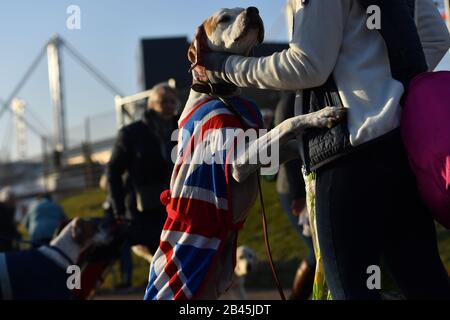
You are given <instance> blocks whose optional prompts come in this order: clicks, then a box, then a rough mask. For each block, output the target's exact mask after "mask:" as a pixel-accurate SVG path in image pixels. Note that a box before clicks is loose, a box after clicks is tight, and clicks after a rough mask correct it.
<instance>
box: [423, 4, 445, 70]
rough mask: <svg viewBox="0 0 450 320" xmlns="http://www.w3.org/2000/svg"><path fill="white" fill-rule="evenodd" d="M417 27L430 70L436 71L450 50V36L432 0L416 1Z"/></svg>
mask: <svg viewBox="0 0 450 320" xmlns="http://www.w3.org/2000/svg"><path fill="white" fill-rule="evenodd" d="M416 25H417V29H418V31H419V37H420V41H421V42H422V46H423V50H424V52H425V58H426V60H427V63H428V67H429V69H430V70H434V69H435V68H436V66H437V65H438V64H439V62H440V61H441V60H442V58H443V57H444V55H445V54H446V53H447V52H448V49H449V48H450V34H449V32H448V29H447V26H446V24H445V22H444V20H443V19H442V18H441V15H440V13H439V10H438V9H437V8H436V5H435V4H434V3H433V1H432V0H416Z"/></svg>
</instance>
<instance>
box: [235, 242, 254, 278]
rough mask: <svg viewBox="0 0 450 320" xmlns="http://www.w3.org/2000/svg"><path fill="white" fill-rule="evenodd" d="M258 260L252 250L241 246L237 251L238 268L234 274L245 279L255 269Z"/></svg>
mask: <svg viewBox="0 0 450 320" xmlns="http://www.w3.org/2000/svg"><path fill="white" fill-rule="evenodd" d="M256 264H257V258H256V255H255V253H254V252H253V250H252V249H250V248H248V247H246V246H240V247H238V248H237V251H236V268H235V269H234V273H235V275H236V276H238V277H245V276H246V275H248V274H249V273H250V272H252V270H254V269H255V267H256Z"/></svg>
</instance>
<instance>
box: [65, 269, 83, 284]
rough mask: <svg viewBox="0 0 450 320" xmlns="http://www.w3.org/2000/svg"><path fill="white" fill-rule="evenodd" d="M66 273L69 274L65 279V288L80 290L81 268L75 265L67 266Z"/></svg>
mask: <svg viewBox="0 0 450 320" xmlns="http://www.w3.org/2000/svg"><path fill="white" fill-rule="evenodd" d="M66 273H67V274H69V276H68V277H67V281H66V286H67V289H69V290H75V289H77V290H80V289H81V269H80V267H79V266H77V265H71V266H68V267H67V270H66Z"/></svg>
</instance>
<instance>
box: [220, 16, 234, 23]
mask: <svg viewBox="0 0 450 320" xmlns="http://www.w3.org/2000/svg"><path fill="white" fill-rule="evenodd" d="M230 21H231V16H228V15H224V16H222V18H220V20H219V23H227V22H230Z"/></svg>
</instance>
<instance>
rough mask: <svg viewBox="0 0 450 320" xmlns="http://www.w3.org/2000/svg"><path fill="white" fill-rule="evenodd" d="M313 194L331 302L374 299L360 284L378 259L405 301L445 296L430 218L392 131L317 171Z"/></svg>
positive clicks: (448, 294)
mask: <svg viewBox="0 0 450 320" xmlns="http://www.w3.org/2000/svg"><path fill="white" fill-rule="evenodd" d="M316 193H317V200H316V206H317V207H316V210H317V228H318V235H319V244H320V249H321V252H322V255H323V260H324V268H325V277H326V280H327V283H328V285H329V288H330V290H331V293H332V296H333V298H334V299H336V300H340V299H380V292H379V291H378V290H370V289H369V288H368V286H367V279H368V278H369V276H370V275H371V274H372V273H370V274H368V272H367V268H368V267H369V266H371V265H377V266H380V261H381V258H382V257H383V262H384V265H386V266H387V268H388V269H389V270H388V271H389V272H390V273H391V275H392V277H393V279H394V280H395V282H396V283H397V285H398V286H399V288H400V289H401V290H402V292H403V294H404V295H405V296H406V297H407V298H408V299H450V282H449V277H448V273H447V271H446V270H445V268H444V266H443V264H442V261H441V259H440V256H439V252H438V247H437V240H436V231H435V225H434V221H433V218H432V216H431V215H430V213H429V211H428V210H427V209H426V208H425V206H424V204H423V203H422V201H421V199H420V197H419V194H418V190H417V187H416V183H415V178H414V175H413V173H412V171H411V169H410V166H409V163H408V160H407V156H406V153H405V150H404V147H403V143H402V141H401V138H400V134H399V133H398V132H395V133H393V134H390V135H389V137H387V138H384V139H382V140H380V141H377V142H374V143H372V144H370V145H368V146H365V147H363V148H362V149H360V150H358V151H356V152H355V153H353V154H351V155H348V156H345V157H343V158H341V159H339V160H337V161H335V162H333V163H330V164H328V165H327V166H324V167H323V168H321V169H319V170H318V171H317V185H316ZM380 267H381V266H380Z"/></svg>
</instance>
